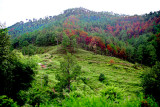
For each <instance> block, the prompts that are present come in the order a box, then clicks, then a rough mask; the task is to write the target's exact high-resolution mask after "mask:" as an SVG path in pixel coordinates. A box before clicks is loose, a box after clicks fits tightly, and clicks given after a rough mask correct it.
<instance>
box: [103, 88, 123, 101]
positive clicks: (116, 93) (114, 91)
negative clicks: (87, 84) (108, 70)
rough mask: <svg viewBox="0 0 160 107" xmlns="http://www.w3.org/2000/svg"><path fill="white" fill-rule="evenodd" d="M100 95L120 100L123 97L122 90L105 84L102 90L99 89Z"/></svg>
mask: <svg viewBox="0 0 160 107" xmlns="http://www.w3.org/2000/svg"><path fill="white" fill-rule="evenodd" d="M101 93H102V96H105V97H106V99H110V100H114V101H116V100H121V99H123V97H124V96H123V95H124V94H123V90H121V89H120V88H118V87H114V86H107V87H106V88H105V89H104V90H102V91H101Z"/></svg>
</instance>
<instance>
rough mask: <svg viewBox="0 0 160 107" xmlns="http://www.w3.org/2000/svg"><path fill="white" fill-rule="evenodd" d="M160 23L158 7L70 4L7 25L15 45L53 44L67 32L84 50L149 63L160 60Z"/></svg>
mask: <svg viewBox="0 0 160 107" xmlns="http://www.w3.org/2000/svg"><path fill="white" fill-rule="evenodd" d="M159 24H160V11H158V12H150V13H149V14H144V15H141V16H140V15H134V16H128V15H119V14H114V13H111V12H94V11H90V10H87V9H84V8H73V9H68V10H65V11H64V13H63V14H60V15H58V16H53V17H52V16H51V17H46V18H44V19H39V20H36V19H34V20H33V21H31V20H30V21H29V22H27V23H23V22H19V23H17V24H15V25H13V26H11V27H9V28H8V29H9V34H10V35H11V38H13V42H12V45H13V47H14V48H22V47H24V46H28V45H29V44H33V45H37V46H48V45H56V44H58V43H61V42H62V39H63V36H64V35H67V36H68V38H69V39H71V38H75V39H76V42H77V43H78V44H79V45H80V46H81V47H82V48H84V49H86V50H90V51H94V52H95V53H99V54H103V55H109V56H115V57H119V58H121V59H125V60H128V61H131V62H138V63H142V64H145V65H150V66H151V65H154V64H155V62H156V61H158V60H160V55H159V54H160V52H159V49H158V48H159V43H160V41H159V33H160V25H159ZM22 50H25V49H22Z"/></svg>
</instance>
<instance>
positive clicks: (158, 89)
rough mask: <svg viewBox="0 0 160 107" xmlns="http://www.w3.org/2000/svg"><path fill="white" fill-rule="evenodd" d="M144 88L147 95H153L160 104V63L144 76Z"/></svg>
mask: <svg viewBox="0 0 160 107" xmlns="http://www.w3.org/2000/svg"><path fill="white" fill-rule="evenodd" d="M142 77H143V78H142V86H143V88H144V91H145V93H146V94H149V95H153V96H154V97H155V99H156V100H157V101H159V102H160V97H159V96H160V62H156V64H155V65H154V66H153V67H152V69H151V70H148V71H146V72H145V73H143V75H142Z"/></svg>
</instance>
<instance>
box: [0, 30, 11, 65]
mask: <svg viewBox="0 0 160 107" xmlns="http://www.w3.org/2000/svg"><path fill="white" fill-rule="evenodd" d="M9 47H10V39H9V36H8V34H7V29H0V61H1V62H0V64H1V63H2V62H3V61H4V60H5V59H6V58H7V54H9Z"/></svg>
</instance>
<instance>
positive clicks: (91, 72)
mask: <svg viewBox="0 0 160 107" xmlns="http://www.w3.org/2000/svg"><path fill="white" fill-rule="evenodd" d="M45 48H46V49H47V47H45ZM38 56H39V57H40V58H41V62H40V63H42V64H45V65H46V66H47V68H45V69H42V68H41V67H39V68H38V73H37V75H36V79H37V80H39V81H41V78H42V76H43V75H44V74H48V76H49V87H53V88H54V86H55V85H56V83H57V82H58V81H57V80H56V77H55V75H56V72H59V68H60V62H61V61H63V57H64V54H62V53H60V52H58V51H57V46H52V47H48V49H47V52H46V53H44V54H39V55H38ZM74 56H75V57H76V60H77V62H78V64H79V65H80V66H81V67H82V69H81V72H82V73H81V75H80V76H79V79H78V80H77V81H73V82H72V84H71V89H72V92H74V91H75V92H77V91H78V92H80V93H82V94H83V95H85V96H92V95H94V96H97V97H100V96H101V90H103V89H105V88H106V87H107V86H115V87H119V88H120V89H122V90H123V91H124V97H125V98H132V97H135V96H137V95H139V94H140V93H142V91H143V88H142V87H141V74H142V72H143V71H144V70H145V69H143V68H142V67H140V66H138V67H137V69H135V67H134V64H133V63H130V62H127V61H125V60H122V59H118V58H115V57H110V56H104V55H95V54H94V53H92V52H89V51H85V50H82V49H78V51H77V52H76V53H75V54H74ZM110 60H114V63H113V64H111V63H110ZM146 68H147V67H146ZM101 73H103V74H104V75H105V77H106V78H107V79H106V80H105V81H107V82H105V81H104V82H100V81H99V75H100V74H101ZM106 83H107V84H106ZM102 103H103V101H102Z"/></svg>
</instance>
